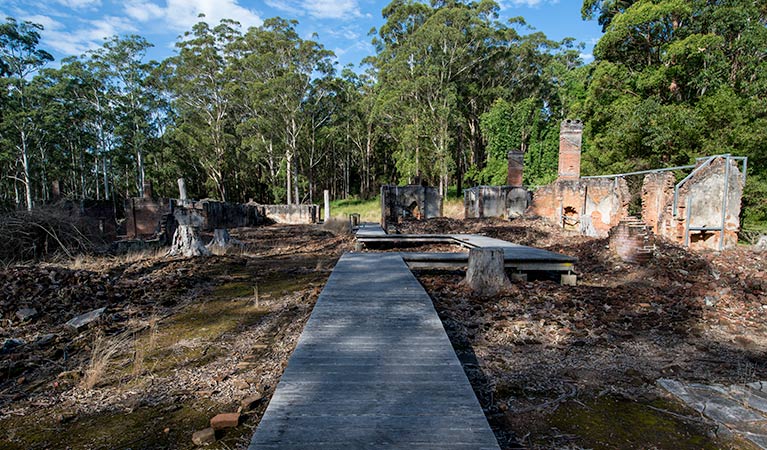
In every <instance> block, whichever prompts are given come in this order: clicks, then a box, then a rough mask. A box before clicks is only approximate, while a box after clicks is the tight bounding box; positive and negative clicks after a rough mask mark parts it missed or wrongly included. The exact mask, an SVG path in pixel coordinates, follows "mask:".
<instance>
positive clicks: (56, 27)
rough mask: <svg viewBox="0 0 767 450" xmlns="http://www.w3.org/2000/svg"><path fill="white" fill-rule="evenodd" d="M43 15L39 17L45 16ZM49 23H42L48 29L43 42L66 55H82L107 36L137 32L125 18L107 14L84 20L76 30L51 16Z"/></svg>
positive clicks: (97, 45)
mask: <svg viewBox="0 0 767 450" xmlns="http://www.w3.org/2000/svg"><path fill="white" fill-rule="evenodd" d="M44 17H46V16H41V17H39V18H44ZM47 19H48V24H47V25H46V24H45V23H42V22H38V23H42V24H43V25H44V26H45V28H46V31H45V33H43V42H44V43H45V45H46V46H48V47H50V48H52V49H54V50H56V51H58V52H61V53H64V54H66V55H81V54H83V53H85V52H87V51H88V50H93V49H96V48H98V47H100V46H101V44H103V42H104V39H105V38H109V37H111V36H114V35H118V34H124V33H127V32H135V31H137V30H136V28H135V27H134V26H133V25H132V24H131V23H130V22H129V21H128V20H126V19H125V18H122V17H114V16H106V17H104V18H102V19H97V20H82V25H80V26H78V27H77V29H76V30H75V31H66V30H65V29H64V26H63V25H62V24H61V23H60V22H57V21H55V20H53V19H51V18H49V17H48V18H47Z"/></svg>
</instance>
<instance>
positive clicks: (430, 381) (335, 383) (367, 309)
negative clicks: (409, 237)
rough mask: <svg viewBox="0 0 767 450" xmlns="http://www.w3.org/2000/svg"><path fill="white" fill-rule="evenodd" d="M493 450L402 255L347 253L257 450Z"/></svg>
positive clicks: (272, 406) (255, 443)
mask: <svg viewBox="0 0 767 450" xmlns="http://www.w3.org/2000/svg"><path fill="white" fill-rule="evenodd" d="M278 448H279V449H320V450H325V449H339V450H355V449H384V448H387V449H446V450H458V449H467V450H468V449H494V450H498V448H499V447H498V443H497V442H496V440H495V436H494V435H493V433H492V431H491V430H490V427H489V425H488V423H487V420H486V419H485V416H484V414H483V412H482V409H481V407H480V405H479V402H478V401H477V398H476V397H475V395H474V392H473V391H472V389H471V385H470V384H469V380H468V379H467V378H466V375H465V374H464V372H463V369H462V367H461V364H460V362H459V361H458V358H457V357H456V355H455V352H454V351H453V348H452V346H451V344H450V341H449V340H448V337H447V334H446V333H445V330H444V328H443V327H442V323H441V321H440V319H439V317H438V316H437V313H436V311H435V309H434V306H433V305H432V302H431V299H430V298H429V296H428V294H427V293H426V292H425V291H424V290H423V288H422V287H421V285H420V284H419V283H418V280H416V278H415V277H414V276H413V274H412V273H411V272H410V270H409V269H408V267H407V265H406V264H405V262H404V261H403V259H402V257H401V256H400V255H399V254H381V253H347V254H345V255H344V256H343V257H341V259H340V260H339V261H338V264H337V265H336V267H335V269H334V270H333V273H332V274H331V276H330V279H329V280H328V282H327V285H326V286H325V288H324V290H323V291H322V293H321V294H320V297H319V299H318V300H317V305H316V306H315V307H314V311H313V312H312V314H311V317H310V318H309V321H308V322H307V324H306V327H305V328H304V331H303V333H302V334H301V337H300V339H299V342H298V346H297V347H296V350H295V352H294V353H293V355H292V356H291V358H290V360H289V362H288V366H287V368H286V369H285V373H284V374H283V375H282V379H281V380H280V382H279V384H278V385H277V389H276V391H275V393H274V396H273V397H272V400H271V402H270V403H269V406H268V407H267V409H266V413H265V414H264V417H263V419H262V420H261V423H260V424H259V425H258V428H257V430H256V433H255V434H254V435H253V439H252V441H251V444H250V447H249V450H260V449H278Z"/></svg>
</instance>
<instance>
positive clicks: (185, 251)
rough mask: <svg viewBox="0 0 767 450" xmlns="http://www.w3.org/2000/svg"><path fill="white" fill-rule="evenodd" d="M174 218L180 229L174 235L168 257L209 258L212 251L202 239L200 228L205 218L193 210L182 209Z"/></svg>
mask: <svg viewBox="0 0 767 450" xmlns="http://www.w3.org/2000/svg"><path fill="white" fill-rule="evenodd" d="M173 216H174V217H175V218H176V222H178V228H176V232H175V233H174V234H173V243H172V244H171V246H170V250H168V256H184V257H191V256H208V255H210V254H211V253H210V250H208V249H207V248H205V245H204V244H203V243H202V240H201V239H200V231H199V229H200V226H201V225H202V222H203V218H202V216H200V214H199V213H198V212H197V211H195V210H193V209H191V208H183V207H180V208H178V209H176V210H175V211H174V212H173Z"/></svg>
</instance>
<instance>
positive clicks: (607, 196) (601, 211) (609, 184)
mask: <svg viewBox="0 0 767 450" xmlns="http://www.w3.org/2000/svg"><path fill="white" fill-rule="evenodd" d="M629 201H630V195H629V189H628V185H627V184H626V180H624V179H623V178H594V179H577V180H562V179H559V180H557V181H555V182H554V183H552V184H549V185H547V186H543V187H542V188H540V189H538V190H537V191H535V192H534V193H533V201H532V205H531V206H530V208H529V210H528V213H529V214H532V215H536V216H541V217H544V218H546V219H548V220H549V221H551V222H553V223H555V224H557V225H559V226H562V227H563V228H565V229H571V230H576V231H580V232H582V233H584V234H587V235H589V236H607V233H608V231H609V230H610V228H612V227H614V226H615V225H617V224H618V223H619V222H620V221H621V219H623V218H625V217H628V204H629Z"/></svg>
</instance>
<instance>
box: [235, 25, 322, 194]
mask: <svg viewBox="0 0 767 450" xmlns="http://www.w3.org/2000/svg"><path fill="white" fill-rule="evenodd" d="M296 24H297V22H296V21H294V20H290V21H289V20H285V19H281V18H279V17H276V18H271V19H267V20H265V21H264V23H263V25H262V26H260V27H253V28H250V29H249V30H248V31H247V33H245V35H244V36H243V37H242V39H241V40H240V41H238V42H237V43H236V45H234V46H233V47H232V48H233V51H235V52H236V54H237V55H238V58H237V60H238V62H237V65H236V67H237V73H238V76H239V78H238V83H242V84H243V86H244V87H245V94H244V95H245V102H246V103H247V109H248V111H250V114H251V119H252V120H253V121H254V122H252V123H251V125H254V126H256V128H257V129H256V130H253V128H252V127H251V130H253V131H254V132H255V133H256V134H257V135H258V136H259V138H258V139H260V140H261V141H262V143H263V144H264V147H263V148H265V149H267V150H268V152H270V156H269V157H271V158H274V157H275V156H276V155H274V154H273V153H271V152H272V151H274V149H275V147H277V148H279V149H281V150H282V157H281V159H282V161H283V162H284V164H285V172H284V176H285V194H286V202H287V203H288V204H291V203H298V202H299V201H300V196H299V186H298V178H299V177H298V164H297V160H298V158H300V156H301V152H302V151H303V150H305V148H304V146H303V145H302V139H301V138H302V136H303V135H305V134H306V133H309V130H308V128H310V127H311V126H312V124H311V117H310V114H308V113H307V110H306V108H307V101H308V95H309V94H310V92H311V90H312V86H313V85H314V86H319V84H318V83H321V82H320V81H318V80H323V79H324V80H327V79H329V78H330V77H331V76H332V75H333V66H332V63H331V60H330V57H331V56H332V52H330V51H329V50H326V49H325V48H324V47H323V46H322V45H321V44H319V43H317V42H315V41H313V40H308V39H302V38H301V37H300V36H299V35H298V33H297V32H296V30H295V26H296ZM272 166H273V167H274V165H273V163H272Z"/></svg>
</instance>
